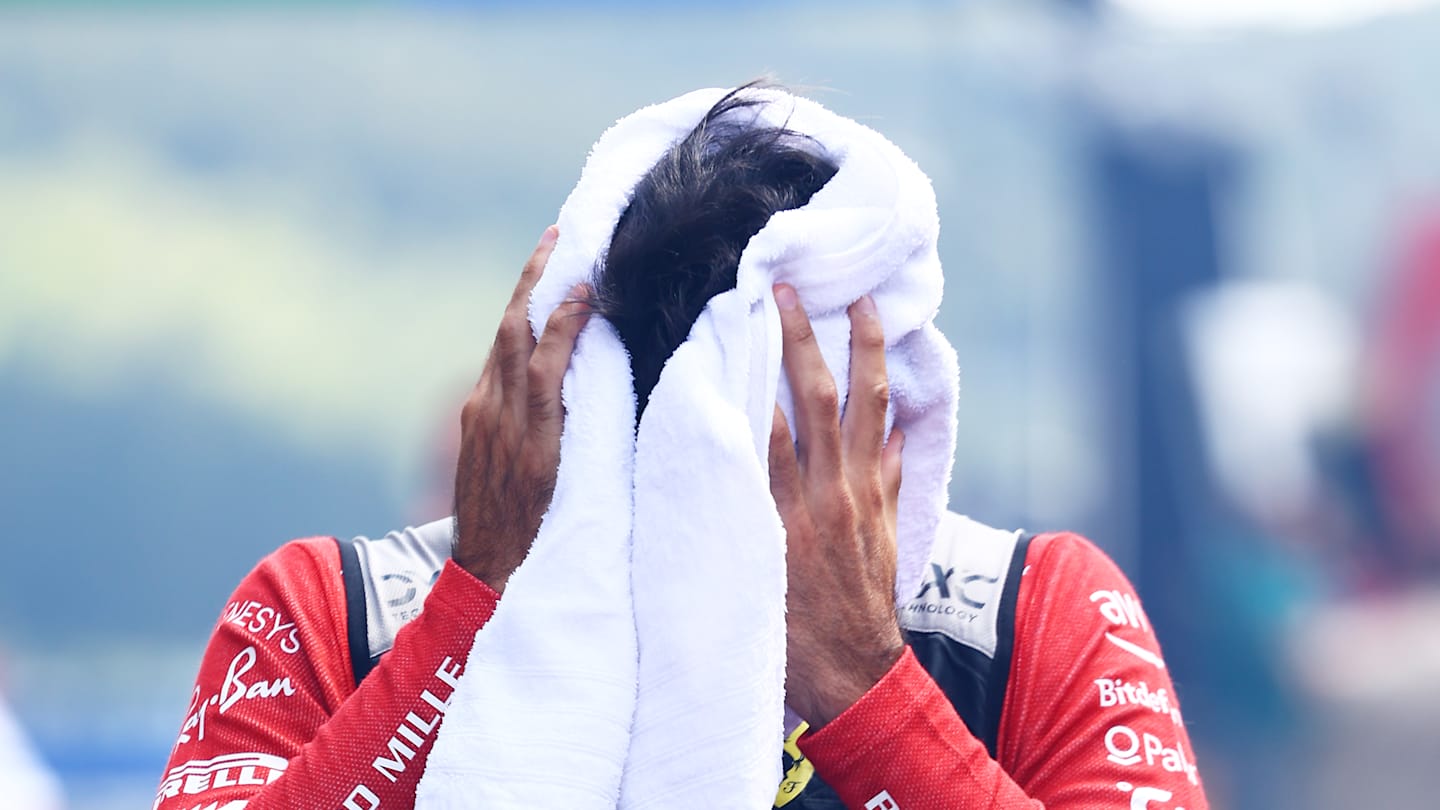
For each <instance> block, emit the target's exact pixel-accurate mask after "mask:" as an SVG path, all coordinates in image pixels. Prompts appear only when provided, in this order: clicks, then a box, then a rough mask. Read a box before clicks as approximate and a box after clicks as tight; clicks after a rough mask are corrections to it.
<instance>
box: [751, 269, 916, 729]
mask: <svg viewBox="0 0 1440 810" xmlns="http://www.w3.org/2000/svg"><path fill="white" fill-rule="evenodd" d="M774 292H775V302H776V304H777V305H778V306H779V309H780V324H781V329H782V332H783V345H784V364H785V373H786V375H787V376H788V377H789V380H790V388H791V391H792V392H793V393H794V398H795V421H796V434H797V435H798V437H799V443H798V447H797V445H796V444H795V443H793V442H792V440H791V433H790V426H789V425H788V424H787V423H786V421H785V416H784V415H783V414H782V413H781V412H780V409H779V408H778V407H777V408H776V409H775V422H774V427H773V429H772V431H771V434H770V491H771V494H772V495H773V496H774V498H775V505H776V507H777V508H778V509H779V512H780V518H781V520H782V521H783V522H784V524H785V534H786V543H787V551H786V564H787V566H788V569H789V590H788V592H787V594H786V608H787V614H786V623H787V645H786V653H787V656H788V658H787V662H786V672H785V699H786V703H788V704H789V706H790V708H792V709H794V710H795V711H796V712H797V713H799V715H800V716H801V717H803V718H805V720H807V721H808V722H809V723H810V725H811V727H815V728H818V727H819V726H823V725H824V724H826V723H828V722H830V721H831V720H833V719H834V718H835V717H836V716H837V715H839V714H840V713H841V712H843V711H844V710H845V709H847V708H849V707H850V705H851V704H853V703H854V702H855V701H856V700H859V699H860V697H861V696H862V695H864V694H865V692H867V691H869V689H870V688H871V687H872V686H874V685H875V683H876V682H877V681H879V680H880V678H881V677H883V676H884V675H885V673H886V672H889V671H890V668H891V667H892V666H894V664H895V662H896V661H897V660H898V659H899V658H900V655H901V653H903V652H904V650H905V641H904V639H903V637H902V636H901V634H900V625H899V621H898V620H897V618H896V615H895V554H896V549H895V542H896V539H895V538H896V529H895V526H896V505H897V502H898V500H899V494H900V450H901V447H902V446H903V444H904V438H905V437H904V435H903V434H902V433H901V432H900V430H899V429H898V428H897V429H895V430H894V431H892V432H891V435H890V439H889V441H888V442H887V441H886V438H885V409H886V407H887V406H888V404H889V384H888V379H887V377H886V374H885V339H884V335H883V333H882V331H881V327H880V316H879V314H878V313H877V312H876V310H875V304H874V302H873V301H872V300H871V299H870V298H869V297H866V298H862V299H860V300H859V301H857V302H856V303H855V304H853V305H851V307H850V311H849V315H850V391H849V395H848V397H847V400H846V403H847V404H846V407H845V417H844V419H843V420H842V419H841V418H840V409H839V396H838V391H837V389H836V386H835V378H834V377H833V376H832V375H831V373H830V371H829V369H828V368H826V366H825V360H824V358H823V357H822V356H821V354H820V347H819V345H818V344H817V343H816V340H815V332H814V330H813V329H812V328H811V326H810V319H809V318H808V317H807V316H806V314H805V310H804V309H803V308H802V307H801V306H800V303H799V300H798V298H797V296H796V293H795V290H794V289H792V288H790V287H788V286H786V285H777V286H776V288H775V291H774Z"/></svg>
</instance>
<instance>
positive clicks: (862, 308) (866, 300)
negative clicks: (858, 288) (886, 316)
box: [855, 295, 875, 316]
mask: <svg viewBox="0 0 1440 810" xmlns="http://www.w3.org/2000/svg"><path fill="white" fill-rule="evenodd" d="M855 311H856V312H857V313H859V314H861V315H865V316H874V315H875V299H874V298H871V297H870V296H868V295H862V296H860V300H858V301H856V302H855Z"/></svg>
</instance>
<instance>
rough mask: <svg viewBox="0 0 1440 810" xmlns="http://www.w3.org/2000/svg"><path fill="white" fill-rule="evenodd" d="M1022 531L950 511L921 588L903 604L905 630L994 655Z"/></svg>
mask: <svg viewBox="0 0 1440 810" xmlns="http://www.w3.org/2000/svg"><path fill="white" fill-rule="evenodd" d="M1020 537H1021V532H1019V531H1003V530H1001V529H994V528H991V527H989V526H986V525H985V524H983V523H979V522H976V521H974V520H971V519H970V518H968V517H965V516H964V515H957V514H955V513H953V512H947V513H946V514H945V515H944V517H942V518H941V519H940V530H939V534H938V535H937V536H936V537H935V547H934V550H933V551H931V553H930V570H929V571H927V572H926V574H925V577H924V580H923V582H924V584H923V585H922V586H921V588H920V592H919V593H917V594H916V595H915V598H914V599H911V600H910V601H909V602H908V603H906V604H904V605H902V606H901V607H900V625H901V626H902V627H903V628H905V629H906V630H910V631H913V632H921V633H939V634H941V635H943V636H945V637H947V638H949V639H951V640H953V641H956V642H958V643H960V644H964V645H965V646H967V647H970V648H972V649H975V650H977V651H979V652H981V653H983V654H984V655H985V656H986V657H987V658H994V657H995V648H996V645H997V644H998V643H999V631H998V624H999V618H1000V595H1001V594H1002V593H1004V591H1005V580H1006V578H1007V577H1008V576H1009V572H1010V561H1011V558H1012V557H1013V556H1014V554H1015V546H1016V543H1018V542H1019V540H1020Z"/></svg>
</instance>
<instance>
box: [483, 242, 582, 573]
mask: <svg viewBox="0 0 1440 810" xmlns="http://www.w3.org/2000/svg"><path fill="white" fill-rule="evenodd" d="M558 235H559V231H558V230H557V229H556V227H555V226H554V225H551V226H550V227H549V228H546V229H545V233H544V235H543V236H541V237H540V244H539V245H538V246H536V248H535V252H534V253H533V254H531V256H530V260H529V261H528V262H526V263H525V270H524V272H522V273H521V274H520V282H519V283H518V284H516V285H515V292H514V294H513V295H511V297H510V303H509V305H508V306H506V308H505V315H504V317H502V318H501V320H500V329H499V331H498V332H497V333H496V335H495V344H494V345H493V346H492V347H491V348H490V356H489V358H488V359H486V361H485V370H484V371H483V372H482V373H481V375H480V381H479V382H478V383H476V385H475V390H473V391H471V392H470V396H469V398H468V399H466V400H465V407H464V408H463V409H462V410H461V412H460V462H459V465H458V466H457V468H456V470H455V562H456V563H458V564H459V565H460V566H461V567H463V568H464V569H465V570H467V571H469V572H470V573H471V574H474V575H475V576H476V577H479V578H480V580H481V581H482V582H484V583H485V584H487V585H489V586H490V587H491V588H494V589H495V591H496V592H497V593H504V591H505V583H506V582H508V581H509V579H510V575H511V574H513V573H514V572H515V569H516V568H518V567H520V563H521V562H522V561H524V559H525V555H526V554H528V553H529V552H530V545H531V544H532V543H533V542H534V541H535V535H536V534H538V533H539V531H540V520H541V518H542V517H544V515H545V510H546V509H548V508H549V506H550V498H551V496H552V495H553V494H554V492H555V476H556V473H557V472H558V470H559V467H560V430H561V428H562V426H563V424H564V420H565V409H564V406H563V405H562V404H561V401H560V384H561V381H562V380H563V379H564V377H565V370H566V369H567V368H568V367H569V365H570V354H571V352H573V351H574V349H575V340H576V338H577V336H578V335H579V334H580V328H581V327H583V326H584V325H585V321H586V320H587V319H588V318H589V314H590V309H589V306H588V305H587V304H586V303H585V302H584V299H585V298H586V294H585V292H586V291H585V289H584V286H583V285H581V286H578V287H576V288H575V289H574V290H573V291H572V292H571V296H570V298H569V299H568V300H566V301H565V303H563V304H561V305H560V306H559V307H557V308H556V310H555V312H554V313H552V314H551V315H550V318H549V320H548V321H546V323H545V329H544V331H543V333H542V334H541V335H540V340H539V342H538V343H537V342H536V340H535V338H534V333H533V332H532V331H531V330H530V321H529V318H528V316H527V311H528V309H529V302H530V291H531V290H533V289H534V288H535V283H536V282H537V281H539V280H540V274H541V273H542V272H544V270H545V263H546V262H547V261H548V260H549V258H550V253H551V251H552V250H554V248H555V239H556V237H557V236H558Z"/></svg>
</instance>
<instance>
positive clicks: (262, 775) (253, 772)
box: [155, 753, 286, 810]
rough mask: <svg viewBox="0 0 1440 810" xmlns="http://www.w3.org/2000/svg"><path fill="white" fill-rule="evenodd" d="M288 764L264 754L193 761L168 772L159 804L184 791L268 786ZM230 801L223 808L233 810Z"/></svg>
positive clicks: (193, 792) (199, 792)
mask: <svg viewBox="0 0 1440 810" xmlns="http://www.w3.org/2000/svg"><path fill="white" fill-rule="evenodd" d="M285 765H286V761H285V759H284V758H283V757H277V756H275V755H273V754H260V753H244V754H223V755H221V756H218V757H215V758H213V759H195V760H191V761H189V762H186V763H184V764H181V765H176V766H175V767H173V768H171V769H170V770H169V771H166V773H165V779H164V781H162V782H161V783H160V790H159V791H157V792H156V794H155V807H159V806H160V803H161V802H162V801H164V800H165V799H170V798H174V797H175V796H179V795H181V794H182V793H183V794H185V795H187V796H194V795H198V794H201V793H206V792H208V791H211V790H218V789H220V788H225V787H234V786H236V785H268V784H270V783H271V782H274V781H275V780H276V779H279V778H280V776H281V775H282V774H284V773H285ZM230 804H233V802H231V803H230ZM230 804H225V805H221V810H232V808H231V807H230ZM241 806H242V807H243V806H244V805H243V804H242V805H241ZM202 810H203V805H202Z"/></svg>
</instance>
